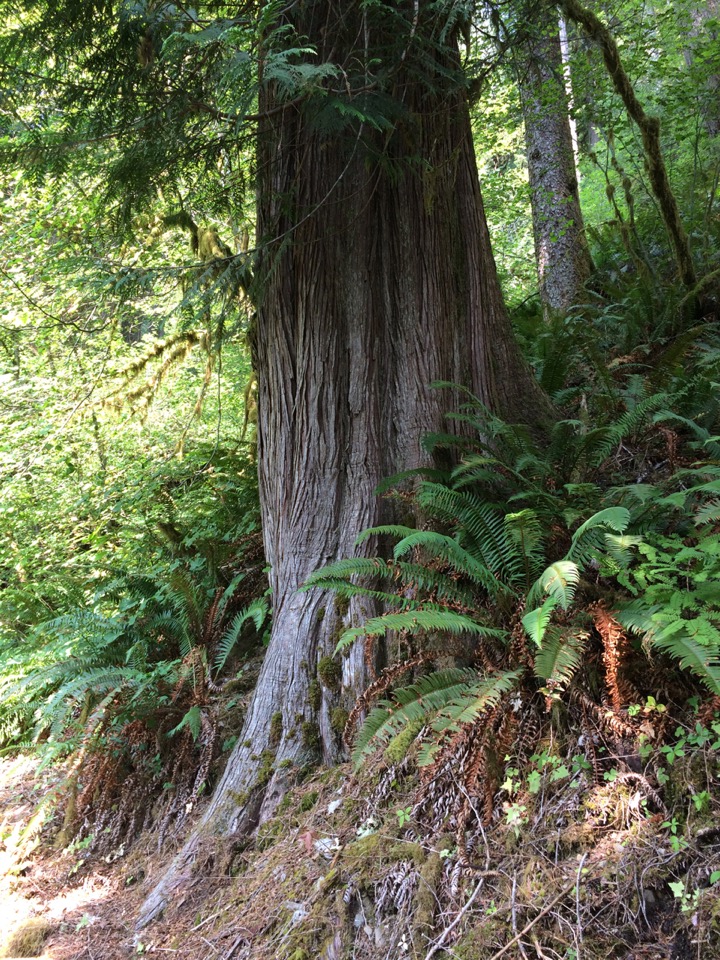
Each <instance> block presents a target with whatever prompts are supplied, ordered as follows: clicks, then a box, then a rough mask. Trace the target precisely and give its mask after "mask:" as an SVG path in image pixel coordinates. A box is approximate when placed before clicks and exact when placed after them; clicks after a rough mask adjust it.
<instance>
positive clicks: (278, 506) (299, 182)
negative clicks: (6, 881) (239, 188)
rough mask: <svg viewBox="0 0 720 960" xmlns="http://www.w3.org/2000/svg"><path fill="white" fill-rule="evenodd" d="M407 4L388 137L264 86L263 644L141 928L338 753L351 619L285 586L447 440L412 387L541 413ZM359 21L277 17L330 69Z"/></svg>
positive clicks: (380, 513)
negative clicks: (305, 767) (345, 635)
mask: <svg viewBox="0 0 720 960" xmlns="http://www.w3.org/2000/svg"><path fill="white" fill-rule="evenodd" d="M424 7H425V5H421V17H420V22H419V24H416V26H415V27H412V26H411V23H410V21H408V23H407V25H406V26H407V31H408V36H407V43H408V47H406V48H405V49H406V53H405V54H404V55H403V54H402V53H398V54H397V62H396V68H395V75H394V78H393V81H392V86H391V89H390V90H389V91H388V92H389V93H391V94H392V96H393V98H394V100H395V102H396V103H397V104H398V105H400V106H401V109H402V112H401V114H400V117H399V118H398V119H397V121H396V123H395V124H394V127H393V128H392V129H391V130H387V131H385V132H383V133H377V132H376V131H373V130H372V129H371V127H370V126H369V125H368V124H362V123H361V124H356V125H355V126H354V128H353V129H348V128H347V127H346V128H345V129H344V130H343V131H342V132H340V133H336V134H335V135H333V136H331V135H330V134H328V133H327V132H326V131H324V130H323V128H322V121H321V119H319V117H318V112H319V110H320V108H322V107H325V108H327V101H326V100H325V99H323V98H320V97H317V98H315V99H314V100H309V101H307V102H306V103H305V104H303V105H297V104H294V105H288V106H286V107H285V108H281V104H280V103H279V102H278V99H277V94H276V91H275V90H274V89H272V88H268V89H265V90H264V91H263V95H262V102H261V105H260V106H261V112H262V113H264V114H265V116H266V119H265V120H264V121H263V122H262V123H261V129H260V134H259V149H258V170H259V178H260V184H259V204H258V229H259V237H260V242H261V249H262V256H261V260H260V263H259V266H258V273H259V277H260V287H261V289H262V293H261V297H260V302H259V308H258V321H257V331H256V343H255V360H256V368H257V375H258V384H259V402H258V406H259V418H258V441H259V447H258V450H259V462H260V468H259V469H260V492H261V502H262V511H263V529H264V536H265V548H266V552H267V559H268V562H269V564H270V565H271V574H270V580H271V586H272V594H273V606H274V618H273V629H272V638H271V641H270V646H269V649H268V652H267V656H266V659H265V662H264V664H263V669H262V672H261V675H260V678H259V681H258V685H257V689H256V692H255V695H254V698H253V701H252V704H251V706H250V709H249V713H248V717H247V720H246V723H245V729H244V732H243V734H242V735H241V737H240V740H239V743H238V746H237V747H236V749H235V751H234V753H233V755H232V756H231V758H230V760H229V762H228V765H227V769H226V771H225V775H224V777H223V779H222V781H221V783H220V784H219V786H218V787H217V789H216V791H215V794H214V797H213V799H212V802H211V804H210V806H209V808H208V811H207V813H206V815H205V817H204V820H203V823H202V825H201V827H200V830H199V831H197V832H196V833H195V834H194V835H193V837H191V839H190V841H189V843H188V845H187V846H186V848H185V849H184V850H183V851H182V852H181V854H180V855H179V857H178V859H177V860H176V863H175V864H174V866H173V868H172V869H171V871H170V873H169V874H168V875H167V876H166V877H165V878H164V880H163V881H162V883H161V884H160V885H159V887H158V888H157V889H156V890H155V892H154V893H153V895H152V896H151V897H150V899H149V900H148V901H147V902H146V904H145V907H144V910H143V914H142V917H141V923H145V922H147V921H148V920H150V919H152V918H153V917H154V916H156V915H157V913H158V912H159V911H160V910H161V909H162V907H163V906H164V904H165V903H166V901H167V898H168V896H169V895H170V894H171V893H172V892H173V890H175V889H177V887H178V886H180V884H181V883H182V881H183V879H184V874H183V870H184V869H185V867H186V866H187V864H188V863H189V862H190V861H191V860H192V858H193V857H194V856H195V855H196V852H197V850H198V847H199V844H200V842H201V838H202V837H203V836H207V835H215V836H218V835H220V836H230V835H238V834H241V833H243V832H245V831H247V830H249V829H252V828H253V826H254V825H255V824H256V823H257V822H258V821H259V820H261V819H262V818H263V817H265V816H267V815H269V813H271V812H272V810H273V809H274V807H275V805H276V803H277V801H278V799H279V798H280V797H281V796H282V793H283V791H284V789H285V787H286V782H287V778H288V777H289V776H290V775H291V771H292V768H293V767H294V766H295V765H297V764H302V763H304V762H306V761H307V760H309V759H314V758H315V757H316V756H318V755H319V754H320V753H322V756H323V757H324V759H325V761H326V762H334V761H337V760H338V759H339V758H340V757H341V756H342V746H341V742H340V735H339V727H340V722H339V721H340V720H341V719H342V718H343V716H344V714H343V713H342V710H343V709H345V710H349V709H350V707H351V706H352V704H353V703H354V701H355V698H356V695H357V693H358V691H360V690H361V689H362V688H363V686H364V684H365V683H366V681H367V671H368V666H367V663H366V658H365V656H364V651H363V649H362V647H361V645H360V646H357V648H356V649H354V650H352V651H351V653H350V655H349V656H348V657H347V658H334V659H330V658H333V652H334V648H335V646H336V643H337V638H338V633H339V631H340V630H341V629H342V627H343V625H344V624H345V623H347V622H349V621H352V620H357V619H358V618H360V617H362V616H364V615H366V613H367V611H366V610H365V611H364V610H361V609H357V608H356V607H354V606H351V607H350V608H349V609H346V608H344V607H343V606H342V605H341V604H338V603H337V602H336V601H335V600H334V599H333V597H332V596H328V595H327V594H324V593H322V592H320V591H317V590H315V591H312V592H303V593H299V592H298V587H299V586H300V585H301V584H302V583H303V582H304V580H305V579H306V578H307V577H308V575H309V574H311V573H312V572H313V571H315V570H317V569H318V568H319V567H321V566H323V565H324V564H327V563H328V562H330V561H333V560H335V559H338V558H341V557H346V556H351V555H353V554H354V553H356V552H357V548H355V546H354V541H355V538H356V537H357V535H358V533H360V531H361V530H363V529H364V528H366V527H368V526H371V525H374V524H376V523H378V522H385V521H387V520H388V519H390V513H389V507H388V503H387V501H383V500H381V499H379V498H378V497H377V496H375V494H374V490H375V487H376V485H377V484H378V482H379V481H380V480H382V479H383V478H385V477H387V476H389V475H390V474H393V473H395V472H397V471H398V470H401V469H405V468H410V467H415V466H418V465H420V464H425V463H427V462H428V457H427V455H426V454H425V453H424V452H423V450H422V447H421V438H422V437H423V435H424V434H425V433H427V432H428V431H432V430H441V429H447V423H446V421H445V417H444V415H445V412H446V411H447V410H448V409H450V408H451V407H452V406H453V404H455V405H456V404H457V400H458V397H457V396H454V391H450V390H433V389H431V387H430V384H431V383H432V382H433V381H434V380H446V381H452V382H454V383H457V384H461V385H463V386H465V387H468V388H470V389H471V390H472V391H473V392H474V393H475V394H476V395H477V396H478V397H479V398H480V399H481V400H483V401H484V402H485V403H486V404H487V405H489V406H490V407H492V408H493V409H494V410H496V411H498V412H500V413H501V414H503V415H505V416H507V417H509V418H513V419H521V420H523V421H525V422H527V421H531V422H532V421H535V422H537V421H538V420H539V419H540V418H542V417H543V416H544V415H545V416H546V415H547V405H546V403H545V401H544V398H543V397H542V395H541V394H540V392H539V391H538V388H537V386H536V385H535V382H534V381H533V380H532V378H531V375H530V374H529V372H528V370H527V368H526V367H525V365H524V364H523V362H522V360H521V358H520V356H519V354H518V351H517V349H516V347H515V344H514V341H513V338H512V334H511V330H510V326H509V322H508V318H507V314H506V312H505V309H504V306H503V301H502V296H501V293H500V288H499V285H498V280H497V275H496V271H495V265H494V262H493V258H492V253H491V250H490V241H489V237H488V232H487V226H486V223H485V217H484V214H483V208H482V202H481V199H480V193H479V187H478V179H477V171H476V167H475V159H474V152H473V144H472V139H471V134H470V125H469V117H468V110H467V104H466V101H465V97H464V93H463V88H462V86H461V85H460V83H459V82H458V79H457V78H451V77H449V76H448V75H447V74H448V72H449V71H450V70H454V69H455V67H456V66H457V59H456V57H455V52H454V48H453V47H450V48H446V49H445V50H444V51H443V52H442V53H441V54H438V52H437V50H433V51H432V57H438V56H441V55H442V63H441V64H439V63H438V62H437V61H436V62H434V63H433V61H432V59H431V55H430V48H428V49H426V50H425V51H424V57H425V59H424V60H423V63H422V77H421V76H420V69H419V64H418V59H417V58H416V57H415V56H414V54H413V50H412V49H411V36H410V34H411V33H412V32H413V31H414V30H417V31H418V34H419V33H420V32H421V31H422V29H423V17H424V15H425V10H424ZM360 8H361V5H360V4H359V3H344V4H342V5H341V6H340V9H339V11H336V8H335V5H334V4H332V3H330V2H327V0H323V2H317V3H309V4H303V5H301V6H300V7H298V8H297V9H296V10H294V11H293V13H292V14H289V16H290V17H292V20H293V24H294V26H295V27H296V29H297V30H298V31H299V32H300V33H301V34H303V35H305V36H307V37H308V38H310V40H311V42H312V43H313V44H315V45H316V46H317V48H318V53H319V58H318V59H327V60H330V59H333V60H335V61H343V62H345V64H346V66H348V65H352V58H351V56H350V54H351V51H353V44H354V43H355V42H356V41H357V38H358V37H360V38H363V37H364V42H365V44H366V45H369V54H370V55H371V54H372V53H373V49H372V46H373V44H374V43H376V42H382V43H385V42H386V39H387V37H386V36H385V37H384V38H381V37H380V30H381V28H383V27H385V33H386V35H387V25H383V24H382V23H380V24H374V23H373V22H372V20H371V17H370V14H366V17H365V19H364V20H363V18H362V14H361V12H360ZM408 9H409V10H410V14H409V16H410V17H412V8H411V7H410V5H408ZM375 30H377V31H378V35H375V33H374V31H375ZM354 54H355V56H356V57H358V58H360V57H364V56H365V54H364V53H363V51H362V50H360V51H355V52H354ZM439 67H442V70H441V69H439ZM348 68H349V67H348ZM365 84H366V81H365V80H364V79H363V80H362V82H361V85H363V86H364V85H365ZM357 102H358V103H360V102H361V101H360V100H358V101H357ZM330 119H331V120H335V121H337V120H338V119H339V114H338V115H335V116H331V118H330ZM326 122H327V116H326ZM361 549H362V550H363V551H364V552H366V551H367V550H369V549H372V545H363V547H362V548H361ZM258 777H260V783H259V784H258Z"/></svg>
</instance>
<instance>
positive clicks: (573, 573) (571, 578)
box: [527, 560, 580, 610]
mask: <svg viewBox="0 0 720 960" xmlns="http://www.w3.org/2000/svg"><path fill="white" fill-rule="evenodd" d="M579 582H580V569H579V567H578V565H577V564H576V563H574V562H573V561H572V560H556V561H555V563H551V564H550V566H549V567H546V569H545V570H544V571H543V572H542V573H541V574H540V576H539V577H538V579H537V580H536V581H535V583H534V584H533V585H532V587H531V588H530V590H529V592H528V595H527V603H528V605H532V604H533V603H536V602H537V601H538V600H539V598H540V597H542V596H543V595H544V594H549V595H550V596H551V597H553V598H554V599H555V602H556V603H559V604H560V606H561V607H562V608H563V610H567V609H568V607H569V606H570V604H571V603H572V601H573V598H574V596H575V590H576V589H577V585H578V583H579Z"/></svg>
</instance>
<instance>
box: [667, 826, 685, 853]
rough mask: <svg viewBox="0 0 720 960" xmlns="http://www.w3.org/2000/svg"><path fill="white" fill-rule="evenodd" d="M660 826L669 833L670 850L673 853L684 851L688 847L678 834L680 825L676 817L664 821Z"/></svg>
mask: <svg viewBox="0 0 720 960" xmlns="http://www.w3.org/2000/svg"><path fill="white" fill-rule="evenodd" d="M662 826H663V827H664V828H665V829H666V830H669V832H670V848H671V850H672V852H673V853H680V851H681V850H685V849H686V847H688V846H689V844H688V841H687V840H686V839H685V837H683V836H682V834H681V833H680V824H679V823H678V819H677V817H672V818H671V819H670V820H664V821H663V823H662Z"/></svg>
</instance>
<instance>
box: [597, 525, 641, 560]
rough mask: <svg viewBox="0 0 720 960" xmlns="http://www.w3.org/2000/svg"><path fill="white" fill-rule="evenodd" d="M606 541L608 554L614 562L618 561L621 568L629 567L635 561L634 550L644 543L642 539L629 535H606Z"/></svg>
mask: <svg viewBox="0 0 720 960" xmlns="http://www.w3.org/2000/svg"><path fill="white" fill-rule="evenodd" d="M604 540H605V546H606V547H607V552H608V554H609V555H610V556H611V557H612V558H613V560H615V561H617V563H618V564H619V565H620V566H621V567H627V566H629V564H630V562H631V561H632V559H633V549H632V548H633V547H637V546H639V545H640V544H641V543H642V542H643V538H642V537H638V536H632V535H631V534H628V533H624V534H621V535H617V534H614V533H606V534H605V535H604Z"/></svg>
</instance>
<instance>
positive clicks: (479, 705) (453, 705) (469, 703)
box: [432, 670, 523, 732]
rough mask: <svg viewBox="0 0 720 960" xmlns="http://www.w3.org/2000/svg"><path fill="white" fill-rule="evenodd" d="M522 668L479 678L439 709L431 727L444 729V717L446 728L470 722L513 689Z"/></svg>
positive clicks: (439, 729)
mask: <svg viewBox="0 0 720 960" xmlns="http://www.w3.org/2000/svg"><path fill="white" fill-rule="evenodd" d="M522 672H523V671H522V670H506V671H505V672H504V673H497V674H493V675H492V676H488V677H485V678H483V679H480V680H478V681H477V683H475V684H474V685H473V686H472V687H471V688H469V689H468V690H467V691H466V692H465V693H462V694H460V696H458V697H456V698H455V699H454V700H452V701H451V702H450V703H448V705H447V706H446V707H443V708H442V709H441V710H440V714H439V716H438V718H437V719H436V720H435V721H433V724H432V726H433V729H434V730H436V731H437V732H440V731H441V730H442V729H446V728H445V727H444V726H441V724H444V722H445V719H446V718H447V721H448V722H449V727H448V728H447V729H458V728H459V727H460V726H462V725H463V724H466V723H472V722H473V721H475V720H477V718H478V717H479V716H480V715H481V714H482V713H485V711H487V710H489V709H492V708H493V707H496V706H497V705H498V703H499V702H500V700H501V699H502V697H503V696H504V695H505V694H506V693H509V692H510V690H513V689H514V688H515V686H516V685H517V681H518V680H519V679H520V677H521V676H522Z"/></svg>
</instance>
